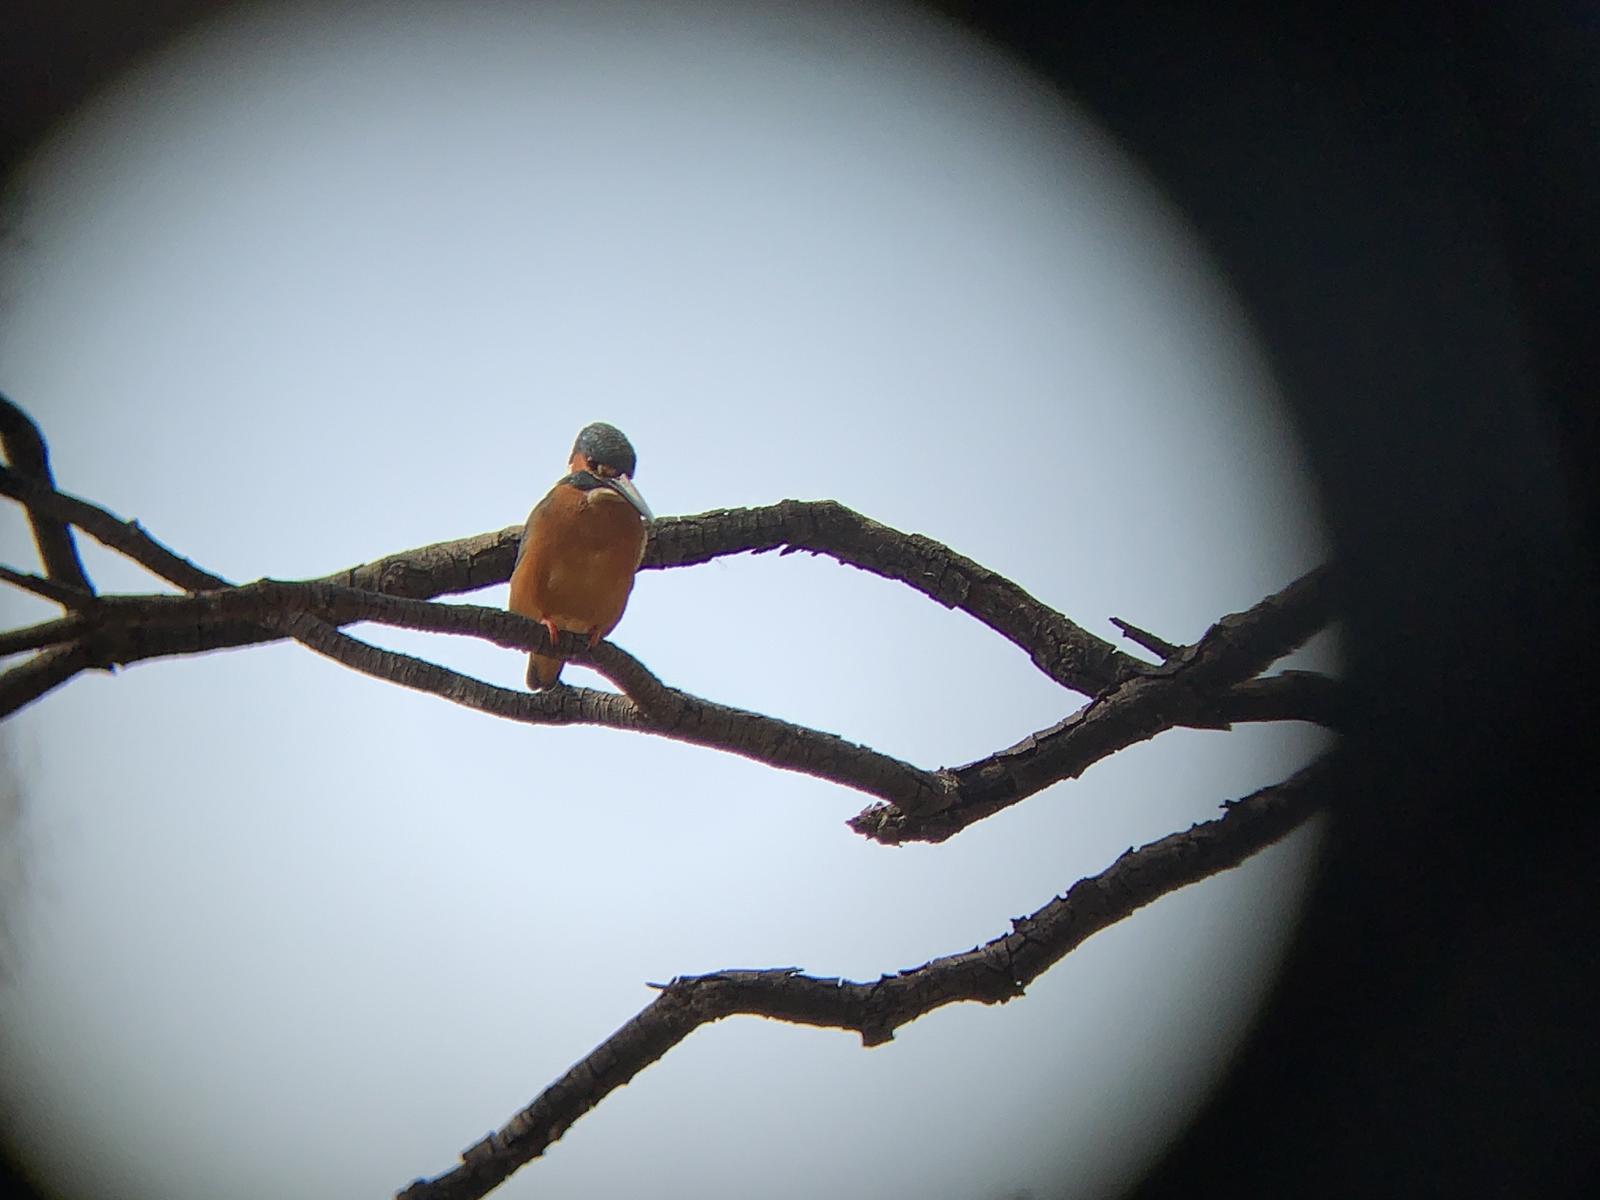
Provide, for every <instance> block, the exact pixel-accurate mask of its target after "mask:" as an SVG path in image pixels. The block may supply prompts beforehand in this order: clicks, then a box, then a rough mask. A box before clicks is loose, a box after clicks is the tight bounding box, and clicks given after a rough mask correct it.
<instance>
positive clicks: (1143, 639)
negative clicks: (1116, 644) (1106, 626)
mask: <svg viewBox="0 0 1600 1200" xmlns="http://www.w3.org/2000/svg"><path fill="white" fill-rule="evenodd" d="M1111 623H1112V624H1113V625H1115V626H1116V627H1117V628H1118V629H1120V630H1122V632H1123V634H1124V635H1125V636H1126V637H1127V638H1128V640H1129V641H1131V642H1132V643H1133V644H1134V645H1136V646H1142V647H1143V648H1144V649H1146V650H1148V651H1150V653H1151V654H1154V655H1155V656H1156V657H1157V658H1160V659H1162V660H1163V661H1165V660H1166V659H1169V658H1171V657H1172V656H1173V655H1174V654H1176V653H1177V652H1178V651H1179V650H1181V649H1182V647H1181V646H1177V645H1174V644H1173V643H1172V642H1169V641H1167V640H1166V639H1165V638H1160V637H1157V636H1156V635H1155V634H1153V633H1151V632H1150V631H1149V630H1147V629H1140V628H1139V627H1138V626H1137V625H1135V624H1134V623H1133V622H1131V621H1124V620H1123V619H1122V618H1121V617H1112V618H1111Z"/></svg>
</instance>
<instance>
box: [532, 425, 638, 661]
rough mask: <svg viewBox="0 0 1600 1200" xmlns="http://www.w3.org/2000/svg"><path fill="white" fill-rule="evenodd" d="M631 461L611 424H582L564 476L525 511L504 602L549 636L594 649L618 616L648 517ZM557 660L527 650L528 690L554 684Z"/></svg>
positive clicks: (626, 443)
mask: <svg viewBox="0 0 1600 1200" xmlns="http://www.w3.org/2000/svg"><path fill="white" fill-rule="evenodd" d="M636 465H637V460H636V459H635V457H634V453H633V446H632V445H631V444H630V443H629V441H628V439H627V438H626V437H624V436H623V433H622V431H621V430H620V429H618V428H617V427H616V426H615V425H607V424H606V423H605V422H604V421H596V422H595V423H594V424H592V425H585V426H584V427H583V428H582V429H581V430H579V431H578V439H577V441H575V442H573V444H572V454H571V455H570V456H569V457H568V459H567V471H568V474H567V475H566V477H565V478H563V479H561V480H560V481H558V482H557V483H556V485H555V487H553V488H551V489H550V493H549V495H547V496H545V498H544V499H543V500H541V501H539V503H538V504H536V505H534V506H533V511H532V512H531V513H529V514H528V523H527V524H526V525H524V526H523V527H522V545H521V547H520V548H519V549H518V550H517V565H516V566H515V567H513V568H512V570H511V600H510V603H509V604H508V606H507V607H509V608H510V609H511V611H512V612H514V613H520V614H521V615H522V616H525V617H532V618H533V619H534V620H535V621H538V622H539V623H540V624H541V625H543V626H544V627H545V629H546V630H548V631H549V634H550V637H551V639H552V640H554V639H555V638H556V636H557V634H558V633H559V631H561V630H566V631H568V632H570V633H579V634H582V635H583V636H585V637H587V638H588V639H589V645H590V646H593V645H594V644H595V643H596V642H598V641H599V640H600V639H601V638H603V637H605V636H606V634H608V633H610V632H611V631H612V630H613V629H615V628H616V627H617V622H618V621H620V620H622V610H623V609H625V608H626V607H627V606H628V594H629V593H630V592H632V591H633V576H634V573H635V572H636V571H638V569H639V560H640V559H642V558H643V557H644V544H645V538H646V536H647V531H648V525H649V522H650V519H651V514H650V506H649V505H647V504H646V503H645V502H644V497H643V496H641V495H640V494H639V489H638V488H636V487H634V485H633V472H634V468H635V466H636ZM563 661H564V660H563V659H561V658H559V657H557V656H555V655H550V654H538V653H532V654H529V655H528V687H529V688H531V689H532V690H533V691H536V692H537V691H543V690H544V689H545V688H549V687H554V686H555V685H556V683H557V682H558V681H559V680H560V678H561V665H562V663H563Z"/></svg>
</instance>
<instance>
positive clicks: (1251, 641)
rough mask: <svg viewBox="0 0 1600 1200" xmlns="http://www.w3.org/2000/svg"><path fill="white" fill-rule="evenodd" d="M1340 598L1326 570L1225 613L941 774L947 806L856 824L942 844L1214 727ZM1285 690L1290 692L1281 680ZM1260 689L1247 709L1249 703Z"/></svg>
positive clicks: (869, 816) (888, 809)
mask: <svg viewBox="0 0 1600 1200" xmlns="http://www.w3.org/2000/svg"><path fill="white" fill-rule="evenodd" d="M1334 599H1335V588H1334V579H1333V574H1332V572H1331V571H1329V570H1328V569H1327V568H1325V567H1319V568H1318V569H1316V570H1314V571H1311V572H1310V573H1308V574H1306V575H1304V576H1302V577H1301V578H1299V579H1297V580H1296V581H1295V582H1293V583H1291V584H1290V585H1289V586H1288V587H1286V588H1284V589H1283V590H1282V591H1280V592H1278V593H1276V594H1275V595H1272V596H1268V597H1267V598H1266V599H1265V600H1263V601H1261V602H1260V603H1259V604H1257V605H1255V606H1254V607H1252V608H1250V609H1248V610H1247V611H1245V612H1242V613H1233V614H1230V615H1229V616H1226V617H1223V618H1222V619H1221V620H1220V621H1218V622H1217V623H1216V624H1215V625H1213V626H1212V627H1211V628H1210V629H1209V630H1207V632H1206V635H1205V636H1204V637H1202V638H1201V639H1200V641H1199V642H1198V643H1196V644H1195V645H1194V646H1190V647H1187V648H1185V649H1183V650H1182V651H1181V652H1180V653H1178V654H1177V655H1175V656H1174V657H1173V659H1172V660H1171V661H1170V662H1168V663H1166V664H1164V665H1163V666H1161V667H1160V668H1157V669H1156V670H1155V671H1154V672H1153V673H1152V674H1148V675H1140V676H1137V677H1135V678H1133V679H1129V680H1128V681H1127V682H1125V683H1123V684H1121V685H1120V686H1118V687H1116V688H1114V689H1112V690H1111V691H1109V692H1106V693H1103V694H1102V695H1100V696H1098V697H1096V698H1095V699H1094V700H1091V701H1090V702H1089V703H1088V704H1086V705H1084V706H1083V707H1082V708H1081V709H1079V710H1078V711H1077V712H1075V713H1073V714H1072V715H1071V716H1070V717H1067V718H1066V719H1065V720H1063V721H1061V722H1059V723H1058V724H1056V725H1053V726H1051V727H1050V728H1049V729H1046V730H1043V731H1041V732H1039V733H1035V734H1030V735H1029V736H1028V737H1026V738H1024V739H1023V740H1022V741H1020V742H1018V743H1017V744H1016V745H1014V746H1011V747H1009V748H1008V749H1005V750H1001V751H999V752H997V753H995V754H991V755H989V756H988V757H987V758H983V759H979V760H978V761H977V762H973V763H968V764H967V765H966V766H964V767H955V768H953V769H949V770H945V771H941V772H940V774H941V775H943V776H944V777H945V778H946V779H948V780H949V782H950V784H951V785H952V786H950V787H949V788H947V789H946V790H945V792H944V793H943V794H942V796H940V797H939V801H940V803H942V805H943V807H941V808H936V809H931V810H923V811H910V810H906V809H903V808H900V807H898V806H896V805H893V804H889V805H884V804H877V805H873V806H872V807H870V808H868V809H866V810H864V811H863V812H861V813H860V814H859V815H857V816H856V817H853V818H852V819H851V821H850V826H851V828H852V829H854V830H855V831H856V832H857V833H860V834H863V835H865V836H866V837H870V838H873V839H875V840H876V841H880V842H885V843H889V844H894V843H898V842H905V841H919V842H942V841H944V840H945V839H946V838H948V837H951V836H953V835H954V834H957V833H959V832H961V830H963V829H965V828H966V827H967V826H969V825H971V824H973V823H974V822H976V821H980V820H982V819H983V818H984V817H987V816H991V815H993V814H994V813H997V812H999V811H1000V810H1001V809H1004V808H1009V807H1010V806H1011V805H1013V804H1016V803H1017V802H1018V801H1020V800H1024V799H1026V798H1027V797H1029V796H1031V795H1033V794H1034V793H1035V792H1038V791H1040V790H1041V789H1043V788H1046V787H1049V786H1050V785H1051V784H1054V783H1059V782H1061V781H1062V780H1065V779H1073V778H1076V777H1077V776H1079V775H1081V774H1082V773H1083V772H1084V771H1085V770H1087V769H1088V768H1089V767H1090V766H1092V765H1093V764H1094V763H1097V762H1099V761H1100V760H1101V759H1103V758H1107V757H1109V756H1110V755H1112V754H1114V753H1116V752H1117V751H1118V750H1122V749H1125V748H1126V747H1128V746H1131V745H1134V744H1136V743H1138V742H1142V741H1145V740H1147V739H1149V738H1152V737H1154V736H1155V735H1156V734H1158V733H1161V732H1163V731H1164V730H1168V729H1172V728H1174V727H1177V726H1180V725H1188V726H1202V727H1204V726H1206V725H1208V724H1210V725H1214V724H1215V713H1216V711H1217V709H1218V707H1219V695H1221V694H1224V693H1226V692H1227V691H1228V689H1230V688H1231V687H1233V686H1235V685H1237V684H1238V683H1240V682H1242V681H1244V680H1246V679H1249V678H1250V677H1251V676H1253V675H1255V674H1257V673H1258V672H1259V671H1261V670H1262V669H1263V668H1265V667H1267V666H1270V665H1271V664H1272V663H1273V662H1276V661H1277V660H1278V659H1279V658H1282V657H1283V656H1284V655H1285V654H1287V653H1289V651H1291V650H1293V649H1294V648H1295V647H1296V646H1298V645H1300V644H1301V643H1302V642H1304V641H1305V640H1306V639H1307V638H1309V637H1311V635H1312V634H1314V633H1315V632H1316V631H1317V630H1318V629H1320V628H1322V626H1323V625H1325V624H1326V623H1327V622H1328V620H1329V619H1330V618H1331V616H1332V609H1333V604H1334ZM1277 690H1278V691H1279V692H1280V693H1281V692H1282V691H1283V690H1285V689H1283V687H1282V686H1281V685H1279V687H1278V689H1277ZM1259 691H1260V689H1258V692H1257V693H1256V694H1254V695H1252V696H1250V697H1247V700H1246V702H1245V703H1243V704H1241V705H1240V707H1241V708H1244V709H1248V708H1249V700H1251V699H1257V698H1258V697H1259Z"/></svg>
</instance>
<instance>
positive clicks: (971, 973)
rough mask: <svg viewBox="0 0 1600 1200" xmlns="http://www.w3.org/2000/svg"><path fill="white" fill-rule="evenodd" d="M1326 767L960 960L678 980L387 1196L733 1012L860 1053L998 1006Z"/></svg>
mask: <svg viewBox="0 0 1600 1200" xmlns="http://www.w3.org/2000/svg"><path fill="white" fill-rule="evenodd" d="M1331 774H1332V767H1331V763H1330V760H1329V759H1327V758H1323V759H1320V760H1318V761H1317V762H1315V763H1313V764H1311V765H1310V766H1308V767H1306V768H1304V769H1303V770H1301V771H1299V772H1297V773H1296V774H1294V775H1292V776H1291V777H1290V778H1288V779H1286V780H1284V781H1283V782H1282V783H1279V784H1276V785H1275V786H1272V787H1268V788H1263V789H1261V790H1260V791H1258V792H1254V793H1252V794H1251V795H1249V796H1246V797H1244V798H1243V799H1241V800H1237V801H1234V802H1232V803H1230V804H1228V805H1226V806H1225V807H1226V809H1227V811H1226V812H1225V813H1224V815H1223V816H1221V817H1218V818H1216V819H1215V820H1211V821H1207V822H1204V823H1203V824H1199V825H1195V826H1193V827H1192V828H1190V829H1189V830H1188V831H1187V832H1184V833H1174V834H1170V835H1168V836H1167V837H1164V838H1162V839H1160V840H1159V841H1155V842H1151V843H1150V844H1149V845H1146V846H1143V847H1141V848H1140V849H1138V850H1129V851H1128V852H1127V853H1125V854H1123V855H1122V857H1121V858H1119V859H1117V861H1116V862H1115V863H1113V864H1112V865H1111V866H1110V867H1108V868H1107V869H1106V870H1104V871H1102V872H1101V873H1100V874H1099V875H1095V876H1091V877H1089V878H1087V879H1081V880H1079V881H1078V882H1077V883H1075V884H1073V885H1072V887H1071V888H1069V889H1068V890H1067V892H1066V894H1065V895H1063V896H1058V897H1056V898H1055V899H1053V900H1051V901H1050V902H1049V903H1048V904H1046V905H1045V906H1044V907H1043V908H1041V909H1039V910H1038V911H1037V912H1035V913H1034V914H1033V915H1031V916H1028V917H1022V918H1018V919H1016V920H1014V921H1013V922H1012V928H1011V932H1010V933H1007V934H1004V935H1002V936H1000V937H997V938H995V939H994V940H993V941H990V942H988V943H986V944H984V945H982V946H979V947H977V948H975V949H972V950H968V951H965V952H964V953H960V954H951V955H947V956H946V957H943V958H936V959H934V960H933V961H931V962H928V963H925V964H923V965H922V966H920V967H914V968H912V969H911V970H908V971H901V972H899V973H897V974H895V975H885V976H883V977H882V978H880V979H878V980H877V981H875V982H872V983H857V982H853V981H850V980H844V979H836V978H817V977H815V976H811V975H805V974H801V973H800V971H799V970H798V969H797V968H793V967H785V968H778V969H769V970H730V971H717V972H714V973H712V974H709V975H692V976H680V977H678V978H676V979H674V980H672V982H670V983H668V984H667V985H666V986H665V987H664V988H662V991H661V994H660V995H659V996H657V997H656V999H655V1000H654V1001H652V1002H651V1003H650V1004H649V1005H647V1006H646V1007H645V1008H644V1010H643V1011H641V1012H640V1013H639V1014H638V1015H637V1016H635V1017H633V1018H632V1019H631V1020H630V1021H628V1022H627V1023H626V1024H625V1025H623V1026H622V1027H621V1028H620V1029H618V1030H617V1031H616V1033H614V1034H612V1035H611V1036H610V1037H609V1038H607V1039H606V1040H605V1041H604V1042H602V1043H601V1044H600V1045H599V1046H597V1047H596V1048H595V1049H594V1050H593V1051H591V1052H590V1053H589V1054H588V1055H587V1056H586V1057H585V1058H583V1059H582V1060H581V1061H580V1062H578V1063H576V1064H575V1065H574V1066H573V1067H572V1068H571V1069H570V1070H569V1071H567V1073H566V1074H565V1075H563V1076H562V1077H561V1078H560V1079H558V1080H556V1081H555V1082H554V1083H552V1084H551V1085H550V1086H549V1087H548V1088H546V1089H545V1090H544V1091H543V1092H542V1093H540V1095H539V1096H538V1097H537V1098H536V1099H535V1100H534V1101H533V1103H531V1104H530V1105H528V1107H526V1108H524V1109H523V1110H522V1111H521V1112H518V1113H517V1114H516V1115H515V1116H513V1117H512V1118H511V1120H510V1121H508V1122H507V1123H506V1124H505V1125H504V1126H503V1127H502V1128H500V1129H499V1130H497V1131H495V1132H494V1133H491V1134H489V1135H488V1136H487V1137H485V1138H484V1139H483V1140H482V1141H480V1142H477V1143H476V1144H474V1145H472V1146H470V1147H468V1148H467V1149H466V1150H464V1151H463V1152H462V1154H461V1162H460V1165H459V1166H456V1167H454V1168H452V1169H451V1170H449V1171H447V1172H445V1173H444V1174H443V1175H440V1176H438V1177H436V1178H434V1179H419V1180H417V1181H415V1182H414V1183H412V1184H411V1186H409V1187H407V1188H406V1189H404V1190H403V1191H402V1192H400V1193H399V1200H477V1198H479V1197H482V1196H485V1195H487V1194H488V1193H489V1192H490V1191H492V1190H493V1189H494V1188H495V1187H497V1186H498V1185H499V1184H500V1183H501V1182H503V1181H504V1180H505V1179H506V1178H507V1177H508V1176H509V1175H510V1174H511V1173H512V1172H513V1171H515V1170H517V1168H519V1167H521V1166H523V1165H525V1164H526V1163H528V1162H530V1161H532V1160H533V1159H534V1158H537V1157H538V1156H539V1155H541V1154H543V1153H544V1152H545V1150H546V1149H548V1148H549V1146H550V1145H551V1143H553V1142H554V1141H556V1140H557V1139H558V1138H559V1137H561V1135H562V1134H564V1133H565V1132H566V1131H567V1129H569V1128H570V1127H571V1126H572V1124H573V1123H574V1122H575V1121H577V1120H578V1119H579V1118H580V1117H582V1116H583V1115H584V1114H585V1113H587V1112H589V1111H590V1110H591V1109H592V1108H594V1107H595V1106H596V1105H597V1104H599V1103H600V1101H601V1100H603V1099H604V1098H605V1097H606V1096H607V1095H609V1094H610V1093H611V1092H613V1091H615V1090H616V1089H617V1088H619V1087H621V1086H622V1085H624V1084H625V1083H627V1082H628V1081H629V1080H631V1079H632V1078H633V1077H634V1076H635V1075H637V1074H638V1073H639V1072H640V1071H642V1070H644V1069H645V1068H646V1067H648V1066H650V1065H651V1064H652V1063H654V1062H656V1061H657V1060H659V1059H660V1058H661V1057H662V1056H663V1055H665V1054H666V1053H667V1052H668V1051H669V1050H671V1049H672V1048H673V1047H674V1046H676V1045H677V1044H678V1043H679V1042H681V1041H682V1040H683V1039H684V1038H686V1037H687V1036H688V1035H689V1034H690V1033H691V1032H693V1031H694V1030H695V1029H698V1028H699V1027H700V1026H701V1025H706V1024H710V1023H711V1022H714V1021H720V1020H721V1019H722V1018H724V1017H729V1016H733V1015H735V1014H747V1015H752V1016H762V1017H769V1018H771V1019H773V1020H779V1021H788V1022H792V1023H795V1024H800V1025H813V1026H820V1027H823V1028H829V1029H844V1030H851V1031H854V1032H856V1033H858V1034H860V1035H861V1040H862V1044H863V1045H866V1046H876V1045H880V1044H882V1043H883V1042H886V1041H888V1040H890V1039H891V1038H892V1037H893V1036H894V1031H895V1030H896V1029H898V1028H899V1027H900V1026H902V1025H905V1024H907V1023H909V1022H911V1021H914V1020H916V1019H917V1018H918V1017H920V1016H922V1015H923V1014H924V1013H928V1012H932V1011H933V1010H934V1009H936V1008H941V1007H943V1006H944V1005H946V1004H953V1003H956V1002H958V1001H968V1000H975V1001H978V1002H980V1003H983V1004H1004V1003H1005V1002H1006V1001H1008V1000H1011V999H1014V998H1015V997H1017V996H1020V995H1022V994H1023V989H1024V988H1025V987H1026V986H1027V985H1028V984H1030V983H1032V982H1033V981H1034V980H1035V979H1037V978H1038V977H1039V976H1040V975H1042V974H1044V972H1045V971H1047V970H1048V969H1049V968H1050V967H1052V966H1053V965H1055V964H1056V963H1057V962H1059V961H1060V960H1061V959H1062V958H1064V957H1065V956H1066V955H1067V954H1068V953H1069V952H1070V951H1072V950H1073V949H1075V948H1076V947H1078V946H1079V945H1081V944H1083V942H1085V941H1086V940H1088V938H1089V937H1091V936H1092V935H1094V934H1096V933H1098V932H1100V931H1101V930H1102V929H1105V928H1107V927H1108V926H1110V925H1113V924H1115V923H1116V922H1118V921H1121V920H1123V919H1124V918H1126V917H1128V916H1130V915H1131V914H1132V913H1134V912H1136V911H1137V910H1138V909H1140V908H1143V907H1144V906H1145V905H1147V904H1149V903H1150V902H1151V901H1153V900H1157V899H1159V898H1160V897H1162V896H1165V895H1167V894H1168V893H1170V892H1174V891H1177V890H1178V889H1179V888H1182V887H1186V886H1188V885H1189V884H1192V883H1197V882H1199V881H1200V880H1202V879H1206V878H1209V877H1210V876H1212V875H1215V874H1217V873H1219V872H1221V871H1225V870H1228V869H1229V868H1231V867H1235V866H1238V865H1239V864H1240V863H1242V862H1244V861H1245V860H1246V859H1247V858H1249V857H1250V856H1251V855H1252V854H1255V853H1256V852H1257V851H1259V850H1261V849H1262V848H1264V847H1266V846H1269V845H1271V844H1272V843H1273V842H1275V841H1277V840H1279V839H1280V838H1282V837H1283V836H1284V835H1285V834H1287V833H1289V832H1290V831H1291V830H1293V829H1294V828H1296V827H1297V826H1298V825H1300V824H1301V823H1302V822H1303V821H1304V820H1306V818H1308V817H1309V816H1310V815H1311V814H1312V813H1314V812H1315V811H1316V810H1317V809H1318V808H1319V807H1320V806H1321V805H1322V804H1324V803H1325V802H1326V798H1327V791H1328V787H1327V785H1328V781H1329V779H1330V776H1331Z"/></svg>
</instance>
